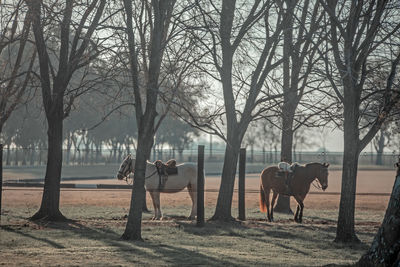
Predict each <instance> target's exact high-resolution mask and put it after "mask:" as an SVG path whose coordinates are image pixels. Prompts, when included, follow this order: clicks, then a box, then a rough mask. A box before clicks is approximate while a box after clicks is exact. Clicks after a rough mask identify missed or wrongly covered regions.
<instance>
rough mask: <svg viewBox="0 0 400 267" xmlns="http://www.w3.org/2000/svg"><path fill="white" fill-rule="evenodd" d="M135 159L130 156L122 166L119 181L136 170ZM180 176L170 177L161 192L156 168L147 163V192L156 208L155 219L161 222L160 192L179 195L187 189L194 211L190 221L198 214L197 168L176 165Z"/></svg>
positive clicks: (188, 164)
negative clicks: (178, 193)
mask: <svg viewBox="0 0 400 267" xmlns="http://www.w3.org/2000/svg"><path fill="white" fill-rule="evenodd" d="M134 165H135V159H133V158H131V157H130V156H128V157H126V158H125V159H124V161H123V162H122V164H121V167H120V170H119V172H118V179H123V178H124V177H126V176H127V175H129V173H131V172H133V171H134V169H135V166H134ZM176 167H177V168H178V174H175V175H169V176H168V179H167V181H166V182H165V184H164V186H163V187H162V189H161V190H159V179H160V178H159V175H158V173H157V168H156V166H155V165H154V164H153V163H151V162H149V161H148V162H147V164H146V175H145V177H146V180H145V186H146V190H147V191H148V192H149V193H150V196H151V199H152V200H153V206H154V217H153V219H155V220H159V219H161V218H162V212H161V207H160V192H162V193H177V192H180V191H182V190H183V189H185V188H187V189H188V192H189V195H190V198H191V200H192V211H191V212H190V215H189V219H194V218H195V216H196V214H197V166H196V165H195V164H193V163H183V164H179V165H176Z"/></svg>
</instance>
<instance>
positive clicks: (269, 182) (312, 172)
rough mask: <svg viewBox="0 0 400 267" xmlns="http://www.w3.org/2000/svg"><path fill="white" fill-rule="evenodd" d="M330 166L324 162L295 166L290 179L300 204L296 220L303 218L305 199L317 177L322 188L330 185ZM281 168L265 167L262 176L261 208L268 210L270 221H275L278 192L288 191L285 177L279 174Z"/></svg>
mask: <svg viewBox="0 0 400 267" xmlns="http://www.w3.org/2000/svg"><path fill="white" fill-rule="evenodd" d="M328 166H329V164H327V163H324V164H321V163H308V164H306V165H305V166H297V167H296V168H295V171H294V174H293V178H292V179H291V181H290V189H291V193H292V194H291V196H293V197H294V198H295V199H296V201H297V203H298V205H297V210H296V214H295V215H294V220H295V221H296V222H298V223H301V221H302V218H303V208H304V204H303V201H304V199H305V197H306V195H307V193H308V191H310V185H311V183H312V182H313V181H314V180H315V179H317V180H318V182H319V183H320V185H321V188H322V190H324V191H325V189H326V188H327V187H328ZM278 171H279V168H278V167H277V166H272V167H268V168H266V169H264V170H263V171H262V172H261V177H260V210H261V212H267V217H268V221H270V222H271V221H273V219H274V214H273V208H274V205H275V200H276V198H277V196H278V194H284V193H285V191H286V184H285V177H280V176H278V175H277V172H278ZM271 189H272V192H273V195H272V201H271V206H270V205H269V204H270V202H269V193H270V190H271Z"/></svg>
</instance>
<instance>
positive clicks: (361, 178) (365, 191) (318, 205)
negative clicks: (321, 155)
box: [3, 170, 395, 210]
mask: <svg viewBox="0 0 400 267" xmlns="http://www.w3.org/2000/svg"><path fill="white" fill-rule="evenodd" d="M258 177H259V175H258V174H248V175H247V176H246V208H255V207H258V199H259V193H258V192H259V178H258ZM394 178H395V172H394V171H385V170H379V171H373V170H368V171H359V174H358V179H357V193H358V195H357V197H356V208H357V209H372V210H385V209H386V206H387V203H388V200H389V194H390V193H391V190H392V187H393V182H394ZM69 183H71V182H69ZM73 183H84V184H87V183H91V184H100V183H102V184H117V183H122V184H123V183H124V182H121V181H118V180H116V179H115V180H90V181H88V180H84V181H73ZM219 186H220V178H219V177H218V176H208V177H206V181H205V189H206V192H205V206H206V207H213V206H214V207H215V204H216V201H217V197H218V193H217V191H218V189H219ZM340 188H341V171H331V172H330V174H329V186H328V189H327V190H326V191H325V192H322V191H321V190H319V189H317V188H315V187H313V186H312V187H311V191H310V192H311V193H310V194H309V195H308V196H307V197H306V200H305V203H304V204H305V207H306V208H307V207H310V208H313V209H337V208H338V207H339V201H340V194H339V192H340ZM3 190H4V191H3V208H7V207H13V206H25V207H32V208H33V207H38V206H39V205H40V201H41V197H42V189H40V188H13V187H5V188H4V189H3ZM130 197H131V191H130V190H96V189H62V191H61V203H60V204H61V206H64V205H65V206H79V205H94V206H118V207H124V208H129V203H130ZM147 205H148V206H149V207H150V208H152V203H151V199H150V196H147ZM186 205H187V206H190V205H191V201H190V198H189V194H188V193H187V192H186V190H184V191H182V192H179V193H173V194H161V206H171V207H177V206H186ZM233 205H234V206H235V205H237V193H236V192H235V193H234V199H233ZM294 205H296V203H295V202H294V201H293V200H292V207H295V206H294Z"/></svg>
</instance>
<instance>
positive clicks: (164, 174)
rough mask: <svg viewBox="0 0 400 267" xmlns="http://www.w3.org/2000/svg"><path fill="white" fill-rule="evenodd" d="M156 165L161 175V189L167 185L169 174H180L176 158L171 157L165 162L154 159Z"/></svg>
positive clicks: (159, 175) (159, 186)
mask: <svg viewBox="0 0 400 267" xmlns="http://www.w3.org/2000/svg"><path fill="white" fill-rule="evenodd" d="M154 165H156V168H157V173H158V177H159V185H158V188H159V190H162V189H163V188H164V186H165V183H166V182H167V180H168V176H169V175H176V174H178V168H177V167H176V160H175V159H170V160H168V161H167V162H165V163H163V162H162V161H161V160H156V161H154Z"/></svg>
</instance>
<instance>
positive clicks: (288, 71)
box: [275, 0, 324, 213]
mask: <svg viewBox="0 0 400 267" xmlns="http://www.w3.org/2000/svg"><path fill="white" fill-rule="evenodd" d="M278 2H279V1H278ZM280 5H282V9H284V16H285V17H286V19H285V20H284V21H285V24H284V26H283V27H284V38H283V59H284V61H283V77H282V80H283V84H282V88H283V93H284V100H283V103H282V105H281V125H282V126H281V129H282V136H281V159H282V160H284V161H287V162H288V163H291V162H292V149H293V134H294V132H295V131H296V130H297V129H298V128H300V127H301V126H303V127H306V126H317V125H318V124H319V123H316V121H315V120H314V121H313V119H312V118H313V117H316V115H318V114H320V113H322V112H324V108H323V107H321V106H319V105H318V101H315V100H314V101H312V98H311V97H310V98H306V97H305V96H307V94H312V93H315V92H318V91H319V90H320V88H319V87H320V84H321V81H320V80H319V78H318V76H315V75H312V74H313V70H314V66H315V65H316V63H317V62H318V58H319V54H318V53H317V51H318V49H319V45H320V43H321V42H322V40H323V39H324V38H323V36H324V34H323V31H322V30H321V29H322V27H323V26H322V23H323V22H324V20H323V18H324V12H322V10H323V9H322V7H321V6H320V4H319V1H308V0H305V1H295V0H284V1H281V2H280ZM305 98H306V99H305ZM304 99H305V100H304ZM275 211H279V212H286V213H289V212H291V210H290V201H289V197H287V196H284V195H279V198H278V202H277V205H276V207H275Z"/></svg>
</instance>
